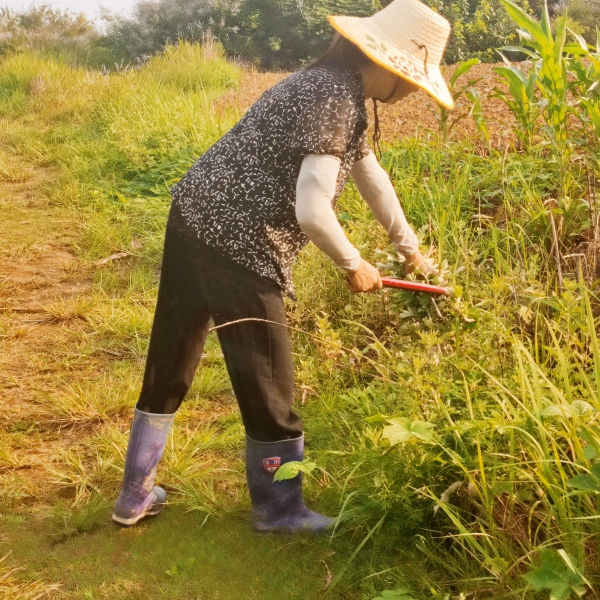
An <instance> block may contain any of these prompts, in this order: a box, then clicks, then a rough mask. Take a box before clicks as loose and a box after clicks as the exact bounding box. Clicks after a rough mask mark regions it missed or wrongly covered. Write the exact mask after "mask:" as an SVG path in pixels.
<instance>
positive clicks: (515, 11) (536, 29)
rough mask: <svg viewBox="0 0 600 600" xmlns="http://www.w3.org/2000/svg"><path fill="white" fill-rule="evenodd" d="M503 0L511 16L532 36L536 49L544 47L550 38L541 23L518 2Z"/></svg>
mask: <svg viewBox="0 0 600 600" xmlns="http://www.w3.org/2000/svg"><path fill="white" fill-rule="evenodd" d="M501 2H502V4H503V5H504V8H506V11H507V12H508V14H509V16H510V18H511V19H512V20H513V21H514V22H515V23H516V24H517V25H518V26H519V27H522V28H523V29H524V30H525V31H526V33H528V34H529V35H530V36H531V38H532V41H533V42H534V45H535V46H536V50H540V49H543V48H544V46H546V45H547V43H548V38H547V36H546V34H545V33H544V31H543V29H542V28H541V27H540V24H539V23H538V22H537V21H536V20H535V19H534V18H533V17H530V16H529V15H528V14H527V13H526V12H525V11H524V10H523V9H522V8H521V7H519V6H517V5H516V4H513V3H512V2H509V1H508V0H501Z"/></svg>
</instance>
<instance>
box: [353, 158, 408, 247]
mask: <svg viewBox="0 0 600 600" xmlns="http://www.w3.org/2000/svg"><path fill="white" fill-rule="evenodd" d="M350 175H351V176H352V179H354V183H356V187H357V188H358V192H359V193H360V195H361V196H362V197H363V199H364V200H365V202H366V203H367V204H368V205H369V207H370V209H371V210H372V211H373V214H374V215H375V218H376V219H377V220H378V221H379V222H380V223H381V225H382V226H383V228H384V229H385V230H386V231H387V234H388V236H389V238H390V240H391V242H392V244H394V246H395V247H396V250H398V252H400V253H402V254H404V255H405V256H408V255H409V254H412V253H413V252H415V251H416V250H418V249H419V239H418V238H417V236H416V235H415V232H414V231H413V229H412V227H411V226H410V225H409V223H408V221H407V220H406V217H405V216H404V211H403V210H402V206H400V201H399V200H398V196H397V195H396V190H395V189H394V186H393V185H392V182H391V181H390V178H389V177H388V174H387V173H386V172H385V169H384V168H383V167H382V166H381V165H380V164H379V162H378V161H377V158H376V157H375V155H374V154H373V153H370V154H368V155H367V156H366V157H365V158H363V159H362V160H359V161H356V162H355V163H354V164H353V165H352V169H351V171H350Z"/></svg>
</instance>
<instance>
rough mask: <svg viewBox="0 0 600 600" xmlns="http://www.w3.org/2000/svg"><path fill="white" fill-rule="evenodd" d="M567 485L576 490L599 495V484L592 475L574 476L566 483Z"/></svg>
mask: <svg viewBox="0 0 600 600" xmlns="http://www.w3.org/2000/svg"><path fill="white" fill-rule="evenodd" d="M567 485H568V486H569V487H571V488H574V489H576V490H582V491H584V492H594V493H596V494H600V482H599V481H598V480H597V479H596V478H595V477H593V476H592V475H575V477H572V478H571V479H569V481H567Z"/></svg>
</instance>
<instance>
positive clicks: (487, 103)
mask: <svg viewBox="0 0 600 600" xmlns="http://www.w3.org/2000/svg"><path fill="white" fill-rule="evenodd" d="M494 66H496V65H490V64H480V65H475V66H474V67H473V68H472V69H471V71H469V73H467V74H466V75H463V76H462V77H460V78H459V79H458V82H457V86H458V88H460V87H461V86H463V85H465V84H467V83H468V82H469V81H471V80H476V81H477V83H475V85H474V87H475V89H476V90H477V91H478V92H479V93H480V95H481V97H482V108H483V113H484V115H485V119H486V122H487V127H488V129H489V132H490V138H491V143H492V145H493V146H500V147H501V146H504V145H506V143H507V142H508V141H509V140H510V139H511V136H512V130H513V128H514V124H515V122H514V117H513V115H512V113H511V112H510V111H509V110H508V108H507V107H506V105H505V104H504V103H503V102H502V101H501V100H499V99H498V98H494V97H492V92H493V90H494V88H495V87H502V86H501V84H499V83H498V82H497V79H496V75H495V73H494V72H493V67H494ZM454 69H455V67H454V66H452V67H449V68H448V70H447V71H446V79H448V78H449V77H450V76H451V75H452V73H453V72H454ZM287 75H289V73H257V72H252V71H251V72H246V74H245V76H244V79H243V81H242V84H241V85H240V87H239V89H238V90H235V91H230V92H229V93H228V94H226V95H225V97H224V98H223V99H222V100H221V102H223V103H227V104H235V105H237V106H239V108H240V109H241V110H245V108H247V107H248V106H250V105H251V104H252V103H253V102H254V101H255V100H256V99H257V98H258V97H259V96H260V95H261V94H262V93H263V92H264V91H265V90H267V89H269V88H270V87H271V86H273V85H275V84H276V83H277V82H279V81H281V80H282V79H283V78H284V77H286V76H287ZM467 104H468V103H467V102H466V100H465V99H464V98H461V99H459V101H458V102H457V105H456V108H455V110H454V111H453V112H452V114H451V117H450V123H452V122H453V121H455V120H457V119H458V120H457V122H456V125H454V126H453V127H452V130H451V131H450V136H449V137H450V138H451V139H464V138H468V137H471V136H473V135H475V134H476V133H477V128H476V126H475V121H474V120H473V119H472V118H470V117H468V116H467V117H465V118H459V117H460V116H461V115H468V112H469V107H468V105H467ZM367 106H368V109H369V112H370V123H371V125H372V123H373V111H372V104H371V103H370V102H368V103H367ZM438 113H439V111H438V108H437V105H436V104H435V103H434V102H433V100H431V98H430V97H429V96H428V95H427V94H426V93H425V92H418V93H416V94H413V95H411V96H409V97H408V98H406V99H404V100H402V101H401V102H399V103H398V104H395V105H392V106H386V105H384V104H381V103H380V104H379V118H380V128H381V134H382V139H383V141H384V142H388V143H390V142H393V141H394V140H395V139H397V138H405V137H411V136H412V137H420V138H427V136H429V135H431V132H437V131H438V129H439V126H438V121H437V115H438Z"/></svg>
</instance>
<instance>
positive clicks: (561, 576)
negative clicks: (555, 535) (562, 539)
mask: <svg viewBox="0 0 600 600" xmlns="http://www.w3.org/2000/svg"><path fill="white" fill-rule="evenodd" d="M563 553H564V556H566V557H567V558H568V562H567V561H565V559H564V556H561V555H559V554H558V553H557V552H553V551H552V550H542V551H541V552H540V563H541V564H540V567H539V568H538V569H535V570H533V571H530V572H529V573H527V574H526V575H524V577H525V579H526V580H527V582H528V583H529V585H531V587H532V588H533V589H534V590H537V591H541V590H550V600H568V598H569V597H570V596H571V594H572V593H574V594H576V595H577V596H579V597H581V596H583V594H585V591H586V589H585V579H584V577H583V575H582V574H581V572H580V571H579V569H577V568H576V567H575V566H574V564H573V561H572V559H571V558H570V557H569V555H568V554H566V552H564V551H563Z"/></svg>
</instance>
